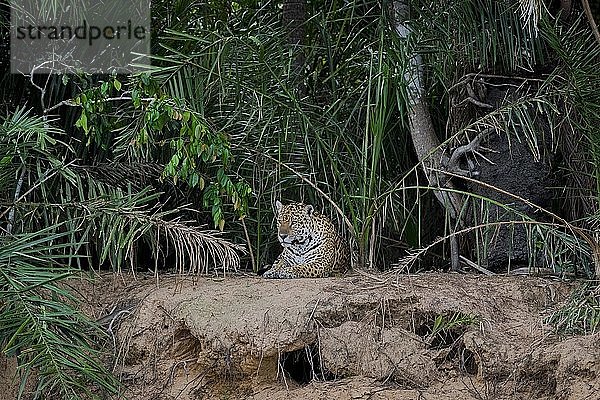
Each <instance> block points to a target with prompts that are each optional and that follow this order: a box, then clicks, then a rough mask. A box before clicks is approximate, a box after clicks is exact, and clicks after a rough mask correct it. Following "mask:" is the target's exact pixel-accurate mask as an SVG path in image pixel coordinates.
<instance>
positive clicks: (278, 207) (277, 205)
mask: <svg viewBox="0 0 600 400" xmlns="http://www.w3.org/2000/svg"><path fill="white" fill-rule="evenodd" d="M281 207H283V204H281V202H280V201H279V200H276V201H275V210H277V212H279V211H281Z"/></svg>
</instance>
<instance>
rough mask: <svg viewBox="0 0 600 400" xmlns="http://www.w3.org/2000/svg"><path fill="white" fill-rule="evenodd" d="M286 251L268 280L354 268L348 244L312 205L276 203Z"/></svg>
mask: <svg viewBox="0 0 600 400" xmlns="http://www.w3.org/2000/svg"><path fill="white" fill-rule="evenodd" d="M275 209H276V213H277V238H278V239H279V243H280V244H281V246H282V247H283V251H282V252H281V254H280V255H279V257H277V260H276V261H275V263H274V264H273V266H272V267H271V268H270V269H269V270H267V271H266V272H265V273H264V274H263V277H264V278H322V277H328V276H331V275H333V274H336V273H344V272H346V271H347V270H348V269H349V268H350V263H351V257H350V249H349V247H348V243H347V242H346V241H345V240H344V239H343V238H342V237H341V236H340V234H339V233H338V232H337V230H336V229H335V226H334V225H333V223H332V222H331V221H330V220H329V218H327V217H326V216H324V215H322V214H320V213H318V212H316V211H315V209H314V207H313V206H312V205H310V204H303V203H290V204H286V205H283V204H282V203H281V202H280V201H276V202H275Z"/></svg>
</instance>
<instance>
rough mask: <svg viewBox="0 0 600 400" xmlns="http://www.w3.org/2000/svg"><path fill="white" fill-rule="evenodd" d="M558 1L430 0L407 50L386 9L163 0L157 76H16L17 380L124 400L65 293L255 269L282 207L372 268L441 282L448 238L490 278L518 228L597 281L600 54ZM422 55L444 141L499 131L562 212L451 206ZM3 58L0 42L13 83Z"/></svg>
mask: <svg viewBox="0 0 600 400" xmlns="http://www.w3.org/2000/svg"><path fill="white" fill-rule="evenodd" d="M547 3H548V4H544V3H543V2H539V1H530V2H526V1H521V2H515V1H508V0H503V1H494V0H462V1H439V2H429V1H418V0H415V1H412V2H411V14H410V19H409V20H408V21H407V22H406V24H407V25H408V26H410V29H411V31H412V34H411V35H410V37H409V39H408V40H404V39H401V38H400V37H399V36H398V34H397V32H396V30H395V29H394V26H395V25H394V24H395V20H394V18H395V16H394V14H393V12H392V11H393V4H388V3H386V2H378V1H371V0H362V1H360V0H356V1H352V2H339V1H330V2H322V1H316V2H308V3H304V2H301V1H300V2H298V1H291V0H290V1H287V2H284V3H282V2H262V1H254V0H250V1H242V2H218V1H217V2H208V3H205V2H201V1H194V0H179V1H175V2H172V1H153V2H152V7H153V9H152V15H153V27H152V28H153V42H152V55H153V68H152V69H151V70H149V71H147V72H145V73H141V74H138V75H135V76H120V75H96V76H87V75H82V74H66V75H58V74H55V75H34V76H31V77H29V76H21V75H10V74H8V73H4V74H3V75H2V83H1V86H0V90H2V105H3V107H1V108H2V112H3V113H4V115H3V116H2V123H1V125H0V293H1V294H2V298H1V299H0V343H1V344H2V349H3V353H4V354H6V355H8V356H11V357H16V358H17V360H18V362H19V364H20V365H21V366H22V371H23V379H24V381H25V380H27V379H28V377H29V376H33V375H31V374H35V375H36V376H37V377H38V378H40V379H39V384H38V385H37V389H36V390H37V393H38V394H39V396H38V397H40V398H45V397H44V396H46V395H47V394H48V393H55V394H59V395H61V396H65V397H69V396H70V397H73V398H78V397H79V396H84V395H89V396H92V392H94V391H96V390H97V389H98V388H103V389H105V390H107V391H108V392H111V391H113V392H115V391H116V383H115V382H114V380H113V379H112V378H110V375H109V374H107V373H106V371H104V369H103V367H102V365H101V363H99V362H98V361H97V357H96V356H97V354H96V353H95V351H94V350H92V348H93V346H91V345H90V343H91V338H92V337H95V335H101V333H100V331H98V330H97V329H94V327H93V326H94V324H93V323H91V322H90V321H88V320H86V319H85V317H84V316H82V315H80V314H79V313H78V312H76V311H75V306H76V302H75V298H74V297H73V296H72V295H71V294H70V293H69V291H68V290H66V289H65V288H64V285H62V284H61V283H60V281H62V280H63V279H64V278H66V277H68V276H69V275H71V274H72V273H74V272H76V271H80V270H81V269H83V270H85V271H93V270H99V269H109V268H112V269H114V270H118V271H120V270H121V269H122V268H124V266H127V268H130V269H131V270H132V271H144V272H145V271H147V270H148V269H150V270H152V271H154V272H155V273H156V274H158V273H159V272H160V271H161V270H164V269H170V268H174V269H175V270H176V271H178V272H180V273H209V274H210V273H218V272H219V271H222V272H226V271H234V270H238V269H241V270H247V271H257V270H258V269H260V268H261V267H263V266H264V265H266V264H269V263H270V262H272V261H273V259H274V257H275V253H276V252H277V251H278V249H277V245H276V243H275V237H274V235H273V234H272V231H273V224H272V220H273V209H272V204H273V203H274V201H275V200H276V199H283V200H284V201H286V200H293V201H297V200H302V201H305V202H309V203H312V204H314V205H315V206H316V208H317V209H320V210H323V211H324V212H325V213H326V214H328V215H330V216H331V217H332V218H333V219H334V220H336V221H337V225H338V226H340V227H341V228H342V230H343V231H344V234H345V235H346V236H347V237H349V238H350V239H351V241H352V242H353V247H354V249H355V251H357V252H358V253H359V254H360V256H361V261H362V264H363V265H364V266H369V267H373V268H377V269H379V270H390V269H391V268H392V269H393V268H395V270H399V271H400V270H402V271H404V270H410V271H414V270H415V269H416V268H430V267H431V266H432V265H434V266H435V267H436V268H445V267H446V266H447V262H446V261H445V260H447V259H448V249H447V248H446V247H447V242H448V241H447V239H448V238H450V237H452V236H453V235H457V236H459V237H461V238H463V239H467V241H468V242H469V243H470V244H467V245H464V244H463V246H462V250H461V253H462V254H465V255H466V256H468V257H470V258H472V259H473V260H475V263H476V264H478V265H479V266H480V270H481V269H483V270H485V268H484V267H485V266H486V264H485V260H483V259H482V257H481V254H482V253H481V251H480V249H482V248H486V246H489V244H490V241H491V240H492V239H490V236H494V234H493V233H494V232H496V230H497V229H498V226H499V225H509V224H510V225H511V226H514V225H519V224H521V225H524V226H527V237H528V242H529V248H530V249H532V250H531V254H534V253H536V252H537V251H538V250H540V249H541V250H542V251H543V252H545V253H547V254H550V256H549V257H546V258H544V260H545V265H543V266H544V267H547V268H549V269H550V270H551V271H552V272H554V273H556V274H559V275H564V274H571V275H577V276H587V277H591V276H592V275H593V274H594V273H595V270H594V268H595V265H594V263H596V268H597V264H598V263H599V262H600V259H598V257H599V256H598V254H599V249H598V240H599V237H598V226H599V224H600V213H599V209H600V131H599V130H598V126H600V90H599V88H600V76H599V75H598V73H597V66H598V63H599V61H600V44H599V42H598V41H596V38H595V37H594V35H593V30H592V29H591V28H590V21H589V19H587V18H586V17H585V15H584V13H583V11H582V10H579V9H577V7H575V8H574V9H573V10H571V14H570V15H568V16H566V10H560V8H559V6H558V2H547ZM555 3H556V4H555ZM282 6H283V11H282ZM597 11H598V10H595V12H596V15H598V13H597ZM561 12H562V14H561ZM3 29H4V30H5V32H6V31H7V29H8V27H7V26H6V21H5V26H4V27H3ZM413 52H417V53H419V54H420V55H421V57H422V62H423V64H422V66H423V73H424V82H425V87H426V88H427V96H428V97H427V98H428V102H429V106H430V109H431V113H432V116H433V124H434V126H435V128H436V132H437V134H438V139H439V140H440V142H442V143H443V144H444V146H446V145H447V146H448V147H449V148H450V147H453V148H456V147H458V146H459V145H460V144H464V143H465V140H466V138H469V135H471V138H472V135H473V134H476V133H478V132H481V131H482V130H484V129H486V128H490V127H492V128H493V129H495V130H496V131H497V132H500V133H501V134H502V135H506V136H507V137H510V138H512V140H516V141H519V142H522V143H526V145H527V146H528V149H529V151H530V153H531V154H532V156H533V157H535V158H536V160H537V161H539V162H541V163H546V164H547V165H548V166H549V168H550V169H551V170H552V173H553V174H554V175H555V176H556V181H557V182H558V184H557V186H558V187H557V188H554V193H555V194H556V201H554V202H553V203H552V205H551V207H548V208H546V209H544V210H540V212H539V213H538V214H536V215H540V218H539V219H536V218H534V217H532V216H531V215H526V214H523V213H520V212H514V213H513V219H511V220H510V221H503V222H493V221H489V220H487V219H485V218H482V219H477V218H475V219H465V220H464V221H463V222H462V223H461V224H457V223H455V222H453V220H452V218H450V217H449V216H448V213H447V210H445V209H444V208H443V207H441V206H440V205H439V204H438V202H437V201H436V197H435V196H434V192H435V190H431V189H432V188H429V187H428V186H429V185H428V183H427V182H426V179H425V178H424V177H423V175H422V172H421V167H422V165H423V162H424V160H423V159H419V157H418V156H417V154H416V153H415V151H414V148H413V144H412V140H411V134H410V133H411V132H410V129H411V127H410V124H409V122H408V120H407V117H406V114H407V108H408V107H410V101H409V100H410V94H409V93H407V82H406V81H405V79H404V78H405V75H404V71H405V70H406V68H407V65H408V60H409V58H410V57H409V55H410V54H412V53H413ZM8 60H9V58H8V50H7V48H6V47H4V48H2V67H3V68H4V69H5V71H8V68H9V67H8ZM481 82H484V83H483V86H485V85H489V86H490V87H501V88H502V90H503V92H502V93H501V94H502V96H503V98H502V101H501V102H500V103H501V104H500V106H499V107H497V108H495V109H494V110H493V111H491V112H490V111H489V110H485V109H486V107H485V106H482V104H483V103H485V96H474V95H472V93H471V92H473V91H474V90H475V91H476V90H477V87H478V86H477V85H478V84H481ZM469 99H471V100H469ZM477 99H479V100H477ZM478 101H479V104H478V103H477V102H478ZM482 109H483V111H485V112H483V111H482ZM466 142H468V140H466ZM478 162H481V163H485V158H479V160H478ZM507 162H509V160H508V159H507ZM468 180H470V182H471V183H472V182H473V181H474V180H476V179H473V178H468ZM467 188H468V186H460V185H459V186H458V189H452V190H457V191H459V192H460V193H462V194H463V195H464V196H465V198H471V199H472V200H473V202H474V203H477V204H482V206H481V207H482V208H480V209H478V210H479V212H480V213H481V214H482V215H483V214H485V213H486V212H485V210H486V208H485V207H487V205H489V204H492V205H495V206H500V207H501V208H503V209H506V210H511V207H512V203H513V201H510V202H506V203H499V201H498V200H496V199H494V198H490V197H486V196H482V195H480V194H477V193H471V192H469V191H468V190H467ZM433 189H436V190H439V189H440V188H433ZM515 199H516V200H519V201H520V200H523V199H522V198H520V197H518V198H513V200H515ZM525 200H526V199H525ZM532 206H533V205H532ZM466 207H467V206H465V210H467V208H466ZM465 212H469V211H465ZM439 221H441V222H439ZM490 232H491V233H490ZM148 254H151V257H148V256H147V255H148ZM407 255H408V256H409V257H408V258H407V257H406V256H407ZM424 255H425V256H428V257H430V258H429V259H427V262H426V263H421V264H418V263H417V261H419V260H422V257H421V256H424ZM417 256H418V257H421V258H418V257H417ZM594 257H596V259H594ZM530 266H531V265H530ZM586 290H587V291H588V292H589V290H590V289H589V288H586ZM596 296H597V295H596ZM596 303H597V302H596ZM82 326H84V327H86V328H85V329H82V328H81V327H82ZM90 380H91V381H92V382H93V383H94V385H93V386H89V385H88V384H87V383H86V382H88V381H90ZM25 388H26V386H23V387H22V389H23V391H25Z"/></svg>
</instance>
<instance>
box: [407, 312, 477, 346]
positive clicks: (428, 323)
mask: <svg viewBox="0 0 600 400" xmlns="http://www.w3.org/2000/svg"><path fill="white" fill-rule="evenodd" d="M474 321H475V317H473V316H470V315H466V314H463V313H460V312H448V313H440V314H434V313H422V314H419V315H415V325H414V326H415V328H414V329H415V333H416V334H417V335H419V336H420V337H421V338H423V339H424V341H425V342H426V343H427V347H428V348H430V349H436V350H440V349H443V348H448V347H451V346H454V345H455V343H456V342H457V341H458V340H459V339H460V338H461V337H462V335H463V334H464V333H465V332H466V331H467V329H468V327H469V326H470V325H471V324H473V322H474Z"/></svg>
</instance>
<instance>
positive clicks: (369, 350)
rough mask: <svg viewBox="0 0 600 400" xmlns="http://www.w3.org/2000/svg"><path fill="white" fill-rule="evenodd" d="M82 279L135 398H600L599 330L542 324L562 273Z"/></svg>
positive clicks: (556, 298) (560, 288) (564, 289)
mask: <svg viewBox="0 0 600 400" xmlns="http://www.w3.org/2000/svg"><path fill="white" fill-rule="evenodd" d="M73 285H74V287H76V288H78V290H79V292H80V294H81V296H82V298H83V300H84V301H83V308H84V310H85V311H86V312H87V313H89V314H90V315H92V316H93V317H94V318H97V319H101V321H102V323H103V324H104V326H105V329H106V330H107V332H108V333H109V339H108V340H107V341H106V343H104V345H105V346H106V348H107V349H108V351H109V353H110V354H111V357H110V359H107V363H110V365H111V366H112V368H113V369H114V371H115V374H116V375H117V376H118V377H119V378H120V379H121V381H122V382H123V394H124V395H125V396H127V398H129V399H132V400H138V399H139V400H142V399H144V400H146V399H157V400H158V399H180V400H191V399H257V400H259V399H260V400H263V399H264V400H267V399H308V400H312V399H334V398H335V399H402V400H404V399H406V400H408V399H415V400H417V399H421V400H422V399H440V400H441V399H448V400H450V399H465V400H468V399H490V400H491V399H561V400H562V399H565V400H566V399H573V400H575V399H577V400H579V399H600V394H597V393H598V391H599V389H600V382H599V381H598V379H597V372H598V368H599V366H600V347H599V346H598V345H597V341H598V337H597V336H586V337H575V338H568V339H559V338H558V337H556V335H554V334H553V333H552V332H551V330H550V328H549V327H547V326H545V325H544V323H543V321H544V317H545V316H547V315H548V314H549V313H550V312H551V311H552V310H554V309H556V307H558V306H559V305H560V303H561V302H562V301H564V300H565V299H566V297H567V296H568V294H569V292H570V290H572V288H573V285H570V284H566V283H560V282H557V281H552V280H544V279H541V278H528V277H502V276H495V277H483V276H471V275H458V274H435V273H428V274H421V275H411V276H408V275H399V276H397V277H392V279H390V277H389V276H388V277H386V278H385V279H384V278H383V277H377V276H369V275H366V274H356V275H352V276H347V277H344V278H328V279H298V280H265V279H261V278H256V277H229V278H218V279H210V278H195V279H192V278H181V277H161V278H160V280H159V281H158V285H157V282H156V281H155V280H154V279H152V278H147V279H144V278H143V277H139V276H138V277H137V279H134V278H133V277H130V276H121V277H119V276H114V275H107V276H104V277H102V278H100V279H98V280H97V281H96V282H95V283H94V284H89V283H85V282H83V281H77V282H73ZM111 312H112V313H111ZM2 362H4V364H2ZM5 364H6V361H5V360H0V368H2V367H3V366H4V367H5V368H7V369H10V368H9V367H10V365H5ZM5 375H6V374H5ZM5 382H6V381H5ZM2 384H3V382H2V381H0V386H2ZM5 393H9V392H5ZM6 398H7V399H8V398H10V397H6ZM0 399H2V395H0Z"/></svg>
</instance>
